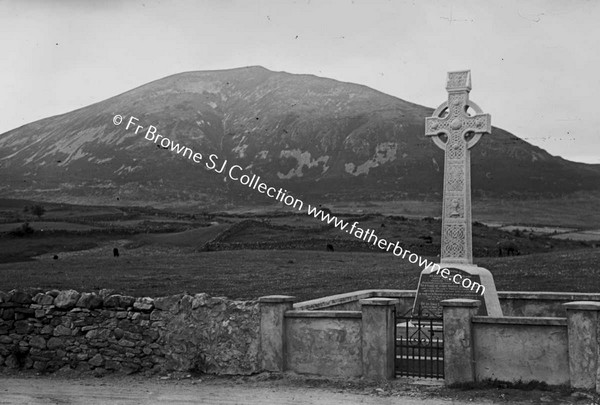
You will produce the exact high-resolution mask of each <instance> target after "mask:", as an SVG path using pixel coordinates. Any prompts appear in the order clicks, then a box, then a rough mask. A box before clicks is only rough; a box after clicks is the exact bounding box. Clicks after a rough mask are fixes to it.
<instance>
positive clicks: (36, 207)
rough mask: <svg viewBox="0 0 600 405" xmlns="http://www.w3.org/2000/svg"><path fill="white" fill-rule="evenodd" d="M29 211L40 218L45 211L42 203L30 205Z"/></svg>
mask: <svg viewBox="0 0 600 405" xmlns="http://www.w3.org/2000/svg"><path fill="white" fill-rule="evenodd" d="M31 213H32V214H33V215H35V216H37V217H38V218H41V217H42V215H44V214H45V213H46V208H44V207H43V206H42V205H34V206H33V207H31Z"/></svg>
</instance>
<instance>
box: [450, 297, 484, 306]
mask: <svg viewBox="0 0 600 405" xmlns="http://www.w3.org/2000/svg"><path fill="white" fill-rule="evenodd" d="M440 304H441V305H442V306H443V307H471V308H475V307H478V306H480V305H481V301H479V300H470V299H467V298H453V299H451V300H443V301H442V302H440Z"/></svg>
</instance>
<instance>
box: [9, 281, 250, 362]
mask: <svg viewBox="0 0 600 405" xmlns="http://www.w3.org/2000/svg"><path fill="white" fill-rule="evenodd" d="M259 325H260V319H259V310H258V304H257V303H256V302H255V301H234V300H229V299H227V298H225V297H210V296H208V295H207V294H196V295H188V294H179V295H174V296H169V297H157V298H151V297H138V298H136V297H130V296H126V295H120V294H111V293H109V292H107V291H106V290H103V291H100V292H87V293H85V292H84V293H79V292H77V291H74V290H66V291H57V290H53V291H47V292H38V293H36V294H30V293H27V292H24V291H14V290H13V291H10V292H8V293H6V292H1V291H0V367H3V368H6V369H22V368H25V369H36V370H39V371H49V372H52V371H55V370H58V369H61V368H64V367H69V368H73V369H77V370H81V371H91V372H93V373H95V374H105V373H108V372H121V373H136V372H143V373H147V374H153V373H159V372H169V371H199V372H205V373H212V374H251V373H254V372H257V371H258V349H259V347H258V346H259V344H258V342H259Z"/></svg>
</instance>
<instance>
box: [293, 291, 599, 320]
mask: <svg viewBox="0 0 600 405" xmlns="http://www.w3.org/2000/svg"><path fill="white" fill-rule="evenodd" d="M416 293H417V292H416V291H415V290H361V291H354V292H351V293H346V294H338V295H332V296H329V297H323V298H318V299H315V300H310V301H304V302H299V303H296V304H294V309H303V310H315V311H320V310H340V311H360V304H359V300H361V299H364V298H373V297H387V298H395V299H398V300H399V304H398V305H397V307H396V311H397V312H398V313H400V314H402V313H405V312H406V311H407V310H409V309H410V308H412V305H413V303H414V300H415V296H416ZM498 298H499V300H500V306H501V307H502V313H503V315H504V316H519V317H566V316H567V314H566V311H565V307H564V306H563V304H565V303H567V302H572V301H598V302H600V294H593V293H568V292H562V293H561V292H558V293H554V292H535V291H534V292H527V291H499V292H498Z"/></svg>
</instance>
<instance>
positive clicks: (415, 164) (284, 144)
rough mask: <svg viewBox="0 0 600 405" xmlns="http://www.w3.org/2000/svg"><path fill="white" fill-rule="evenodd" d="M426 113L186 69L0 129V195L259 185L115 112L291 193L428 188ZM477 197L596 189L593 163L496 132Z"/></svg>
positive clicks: (195, 196)
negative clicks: (149, 134)
mask: <svg viewBox="0 0 600 405" xmlns="http://www.w3.org/2000/svg"><path fill="white" fill-rule="evenodd" d="M431 111H432V109H430V108H426V107H423V106H419V105H416V104H412V103H409V102H406V101H403V100H401V99H398V98H395V97H392V96H389V95H386V94H384V93H381V92H379V91H376V90H373V89H370V88H368V87H366V86H361V85H356V84H351V83H343V82H339V81H336V80H332V79H326V78H321V77H317V76H312V75H296V74H290V73H285V72H273V71H270V70H268V69H266V68H264V67H262V66H247V67H238V68H234V69H227V70H211V71H193V72H184V73H180V74H176V75H172V76H168V77H165V78H163V79H159V80H156V81H153V82H151V83H148V84H146V85H143V86H140V87H138V88H136V89H133V90H131V91H128V92H126V93H123V94H120V95H118V96H115V97H112V98H110V99H108V100H105V101H102V102H100V103H96V104H93V105H90V106H88V107H85V108H82V109H79V110H77V111H73V112H71V113H67V114H63V115H60V116H56V117H51V118H47V119H45V120H43V123H42V122H40V121H38V122H34V123H31V124H28V125H25V126H23V127H21V128H18V129H15V130H13V131H9V132H7V133H5V134H2V135H0V168H1V169H2V172H3V174H4V175H5V178H7V179H9V180H8V181H6V182H5V183H4V185H3V186H1V187H3V188H2V191H3V193H4V195H6V196H14V197H27V198H34V197H35V198H39V199H49V200H65V199H67V200H72V199H74V198H75V199H77V198H80V199H81V200H82V202H88V203H100V202H103V203H111V202H116V199H117V197H118V198H119V201H120V202H121V203H125V202H126V201H130V202H131V203H139V202H143V203H144V204H146V203H149V202H169V201H171V202H175V201H190V202H195V203H198V204H210V203H213V202H215V201H221V202H222V201H230V200H232V199H234V200H239V199H241V200H253V199H256V198H258V199H260V198H263V197H262V196H261V195H260V194H259V193H255V192H253V191H251V190H250V191H249V190H248V189H247V188H244V187H242V186H240V185H239V184H237V183H235V182H233V181H231V179H229V178H228V177H227V175H226V173H222V174H216V173H214V172H209V171H207V170H205V169H204V164H196V163H190V161H189V159H184V158H182V157H181V156H178V155H177V154H176V153H174V152H171V151H170V150H164V149H163V148H161V147H160V146H159V145H158V146H157V145H156V144H153V143H152V142H149V141H148V140H146V139H144V136H143V135H141V133H140V134H135V133H134V132H133V131H132V130H126V129H125V125H120V126H115V125H114V124H113V122H112V119H113V117H114V115H115V114H121V115H123V117H125V119H127V118H128V117H129V116H135V117H136V118H138V119H139V121H140V122H139V123H140V125H142V126H144V127H145V128H147V127H148V126H149V125H153V126H155V127H156V128H157V132H158V133H159V134H161V135H162V136H164V137H168V138H169V139H172V140H173V141H175V142H178V143H180V144H182V145H185V146H188V147H190V148H192V149H193V150H194V151H198V152H200V153H201V154H202V155H203V156H205V157H206V158H208V156H210V155H211V154H213V155H215V156H218V159H219V161H220V162H224V161H225V160H227V161H228V164H229V165H233V164H236V165H239V166H240V167H243V168H244V170H245V171H247V172H248V173H253V174H256V175H259V176H261V179H263V180H264V181H265V182H268V183H270V184H273V185H281V186H283V187H285V188H286V189H287V190H290V191H293V192H294V194H296V195H297V196H301V195H308V194H311V193H312V194H316V195H318V196H320V197H319V198H320V199H360V198H367V199H398V198H404V197H406V196H408V195H410V196H417V195H440V194H441V192H442V176H443V167H444V156H443V153H442V151H440V150H439V149H438V148H437V147H435V146H434V145H433V144H432V143H431V142H430V140H429V139H426V137H425V136H424V119H425V117H426V116H429V115H431ZM472 164H473V174H472V185H473V190H474V194H475V195H489V194H495V195H502V196H506V195H514V194H535V195H537V194H540V193H552V194H564V193H569V192H574V191H578V190H591V189H594V190H597V189H598V185H599V184H600V181H599V180H600V170H599V169H598V168H596V167H592V166H589V165H581V164H574V163H572V162H568V161H565V160H563V159H560V158H555V157H553V156H551V155H549V154H548V153H547V152H545V151H544V150H542V149H540V148H537V147H534V146H532V145H530V144H528V143H527V142H525V141H522V140H520V139H519V138H517V137H515V136H514V135H512V134H509V133H508V132H506V131H503V130H501V129H498V128H494V130H493V136H485V137H483V139H482V141H481V142H480V143H479V144H478V145H477V147H475V148H474V149H473V151H472Z"/></svg>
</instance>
